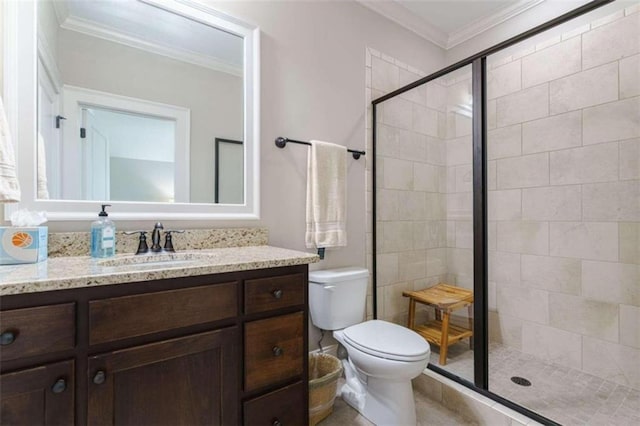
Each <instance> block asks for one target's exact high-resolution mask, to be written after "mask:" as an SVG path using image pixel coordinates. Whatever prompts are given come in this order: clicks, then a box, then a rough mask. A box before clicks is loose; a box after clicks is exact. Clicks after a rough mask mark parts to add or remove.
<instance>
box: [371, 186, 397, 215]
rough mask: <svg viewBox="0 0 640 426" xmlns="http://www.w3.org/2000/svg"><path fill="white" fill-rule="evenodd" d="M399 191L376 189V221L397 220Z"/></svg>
mask: <svg viewBox="0 0 640 426" xmlns="http://www.w3.org/2000/svg"><path fill="white" fill-rule="evenodd" d="M399 193H400V191H397V190H393V189H378V194H377V198H376V209H377V210H376V219H377V220H379V221H380V220H398V219H399V217H400V216H399V215H398V206H399V204H398V194H399Z"/></svg>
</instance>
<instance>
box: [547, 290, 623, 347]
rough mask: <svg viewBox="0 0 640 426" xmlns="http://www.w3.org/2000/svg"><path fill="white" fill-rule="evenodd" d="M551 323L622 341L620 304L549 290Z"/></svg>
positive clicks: (598, 336)
mask: <svg viewBox="0 0 640 426" xmlns="http://www.w3.org/2000/svg"><path fill="white" fill-rule="evenodd" d="M549 325H551V326H553V327H556V328H560V329H562V330H567V331H572V332H574V333H580V334H584V335H587V336H591V337H597V338H599V339H605V340H608V341H610V342H617V341H618V305H617V304H613V303H605V302H598V301H595V300H585V299H584V298H582V297H580V296H573V295H569V294H562V293H549Z"/></svg>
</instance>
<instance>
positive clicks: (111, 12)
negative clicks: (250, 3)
mask: <svg viewBox="0 0 640 426" xmlns="http://www.w3.org/2000/svg"><path fill="white" fill-rule="evenodd" d="M10 3H18V4H8V5H7V13H6V14H5V15H6V17H5V22H6V23H7V28H8V29H9V30H10V32H11V30H13V32H14V33H15V34H16V38H15V40H13V39H12V38H8V41H14V42H15V45H13V46H12V45H10V44H8V45H7V55H6V57H8V63H9V65H13V66H14V67H15V71H16V75H12V74H10V73H7V74H6V75H7V77H8V79H9V81H8V83H12V81H11V80H12V79H13V82H14V83H15V86H16V88H17V90H16V91H15V92H14V94H15V95H16V96H17V98H15V99H14V102H13V104H14V105H13V106H14V107H15V108H11V106H12V105H11V104H10V103H9V102H8V105H7V109H8V113H9V115H10V118H9V119H10V122H13V123H15V126H16V128H17V129H16V133H17V134H19V141H20V143H19V152H18V159H19V160H18V161H19V169H18V171H19V177H20V183H21V186H22V202H21V203H20V206H24V207H28V208H33V209H38V210H47V212H48V213H49V217H50V218H51V219H53V220H55V219H62V220H73V219H81V218H85V217H86V218H88V217H93V216H94V215H95V210H96V209H95V206H96V205H98V204H100V202H103V201H106V202H109V203H110V204H113V207H112V211H113V212H114V217H115V218H120V219H123V218H124V219H127V218H131V219H142V218H145V217H146V216H149V217H151V216H153V218H156V217H165V218H185V219H188V218H196V219H205V218H224V219H246V218H257V217H258V206H259V194H258V192H259V185H258V176H259V173H258V161H259V156H258V149H259V142H258V136H259V133H258V131H257V129H258V124H259V120H258V117H259V116H258V105H259V103H258V82H259V75H258V53H259V30H258V29H257V28H256V27H255V26H252V25H249V24H246V23H243V22H241V21H239V20H237V19H235V18H233V17H230V16H227V15H224V14H221V13H220V12H218V11H215V10H213V9H211V8H209V7H208V6H206V5H204V4H203V3H202V2H200V1H195V0H104V1H91V0H59V1H55V2H51V1H37V2H10ZM23 3H24V4H23ZM14 49H15V50H14ZM27 51H28V52H29V53H30V55H28V54H27V53H26V52H27ZM11 53H13V57H11ZM18 76H19V77H18ZM23 78H24V80H23ZM26 80H29V81H30V82H31V84H30V85H28V86H27V84H25V81H26ZM7 91H8V92H9V93H7V95H8V96H5V98H6V99H7V100H10V99H12V97H11V95H12V93H11V90H5V92H7ZM18 115H19V116H20V119H17V117H18ZM27 122H29V128H27V124H26V123H27ZM10 126H11V124H10ZM220 139H224V140H234V141H239V142H241V143H240V144H238V145H237V147H235V149H234V152H233V155H232V157H230V158H232V159H231V160H229V162H225V159H223V158H220V159H218V158H217V157H216V155H217V154H218V155H220V154H219V153H218V151H217V149H216V148H217V145H218V143H217V142H216V141H217V140H220ZM16 145H18V144H16ZM238 147H239V148H240V150H238ZM231 162H232V163H233V164H231ZM216 166H218V167H216ZM221 171H222V172H221ZM217 188H225V191H226V194H225V196H224V197H220V196H219V194H218V189H217Z"/></svg>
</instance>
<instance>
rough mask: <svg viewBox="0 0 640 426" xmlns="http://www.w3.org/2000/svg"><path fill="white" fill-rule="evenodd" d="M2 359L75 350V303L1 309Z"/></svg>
mask: <svg viewBox="0 0 640 426" xmlns="http://www.w3.org/2000/svg"><path fill="white" fill-rule="evenodd" d="M0 327H1V329H0V333H2V346H1V348H2V349H1V353H2V360H3V361H8V360H11V359H17V358H23V357H28V356H34V355H41V354H45V353H52V352H57V351H64V350H68V349H73V348H74V347H75V341H76V309H75V303H63V304H61V305H50V306H38V307H35V308H25V309H13V310H10V311H2V312H0Z"/></svg>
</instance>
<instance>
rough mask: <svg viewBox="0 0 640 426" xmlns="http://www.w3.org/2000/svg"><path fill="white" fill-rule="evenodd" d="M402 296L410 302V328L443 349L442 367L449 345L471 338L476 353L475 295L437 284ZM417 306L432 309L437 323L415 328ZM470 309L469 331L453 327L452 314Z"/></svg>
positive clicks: (441, 350)
mask: <svg viewBox="0 0 640 426" xmlns="http://www.w3.org/2000/svg"><path fill="white" fill-rule="evenodd" d="M402 295H403V296H405V297H408V298H409V320H408V325H407V326H408V327H409V328H410V329H411V330H414V331H415V332H416V333H418V334H419V335H421V336H422V337H424V338H425V340H426V341H427V342H429V343H433V344H434V345H438V346H440V365H446V363H447V350H448V349H449V346H450V345H453V344H454V343H456V342H458V341H460V340H462V339H465V338H467V337H468V338H469V347H470V348H471V349H473V338H472V336H473V319H472V316H471V314H472V308H473V292H472V291H471V290H467V289H465V288H461V287H456V286H453V285H449V284H438V285H435V286H433V287H430V288H426V289H424V290H419V291H405V292H403V293H402ZM416 302H418V303H422V304H425V305H429V306H432V307H433V308H434V309H435V311H436V319H435V320H433V321H429V322H428V323H426V324H423V325H418V326H416V325H415V324H414V322H415V316H416ZM464 307H467V309H468V310H469V328H464V327H460V326H457V325H455V324H451V323H450V321H449V320H450V316H451V312H453V311H455V310H458V309H462V308H464Z"/></svg>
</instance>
